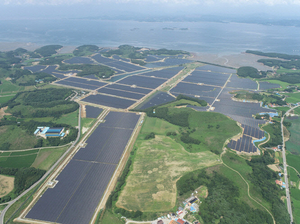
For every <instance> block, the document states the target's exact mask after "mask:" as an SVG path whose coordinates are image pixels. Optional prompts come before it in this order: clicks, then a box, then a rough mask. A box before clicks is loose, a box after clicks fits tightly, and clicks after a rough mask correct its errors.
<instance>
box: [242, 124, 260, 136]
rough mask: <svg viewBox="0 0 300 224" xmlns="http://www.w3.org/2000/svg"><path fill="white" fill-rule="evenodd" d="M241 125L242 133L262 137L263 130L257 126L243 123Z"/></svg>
mask: <svg viewBox="0 0 300 224" xmlns="http://www.w3.org/2000/svg"><path fill="white" fill-rule="evenodd" d="M242 127H243V128H244V135H248V136H251V137H254V138H257V139H261V138H263V137H264V132H263V131H261V130H259V129H258V128H254V127H251V126H248V125H244V124H242Z"/></svg>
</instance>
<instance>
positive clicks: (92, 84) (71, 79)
mask: <svg viewBox="0 0 300 224" xmlns="http://www.w3.org/2000/svg"><path fill="white" fill-rule="evenodd" d="M66 80H67V81H70V82H78V83H82V84H86V85H91V86H97V87H101V86H104V85H106V84H107V83H106V82H99V81H96V80H88V79H83V78H76V77H70V78H67V79H66Z"/></svg>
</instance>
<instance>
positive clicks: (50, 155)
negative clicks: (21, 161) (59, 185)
mask: <svg viewBox="0 0 300 224" xmlns="http://www.w3.org/2000/svg"><path fill="white" fill-rule="evenodd" d="M69 147H70V146H65V147H61V148H54V149H41V150H40V152H39V153H38V154H37V157H36V159H35V160H34V162H33V163H32V165H31V166H32V167H35V168H38V169H42V170H48V169H50V167H51V166H52V165H53V164H54V163H55V162H56V161H57V160H58V159H59V158H60V157H61V156H62V155H63V153H64V152H65V151H66V150H67V149H68V148H69Z"/></svg>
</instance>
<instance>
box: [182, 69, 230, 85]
mask: <svg viewBox="0 0 300 224" xmlns="http://www.w3.org/2000/svg"><path fill="white" fill-rule="evenodd" d="M229 76H230V75H229V74H220V73H216V72H205V71H197V70H195V71H194V72H192V74H191V75H189V76H187V77H186V78H185V79H184V80H183V81H184V82H192V83H204V84H205V85H213V86H220V87H222V86H224V84H225V83H226V81H227V79H228V78H229Z"/></svg>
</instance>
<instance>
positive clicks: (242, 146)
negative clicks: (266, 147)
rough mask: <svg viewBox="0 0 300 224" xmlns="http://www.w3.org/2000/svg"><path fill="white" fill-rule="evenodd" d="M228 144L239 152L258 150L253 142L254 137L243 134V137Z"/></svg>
mask: <svg viewBox="0 0 300 224" xmlns="http://www.w3.org/2000/svg"><path fill="white" fill-rule="evenodd" d="M227 146H228V147H229V148H231V149H234V150H236V151H238V152H248V153H251V152H252V153H253V152H257V148H256V147H255V146H254V145H253V143H252V137H249V136H246V135H243V137H242V138H240V139H238V140H237V141H234V140H231V141H230V143H229V144H228V145H227Z"/></svg>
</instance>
